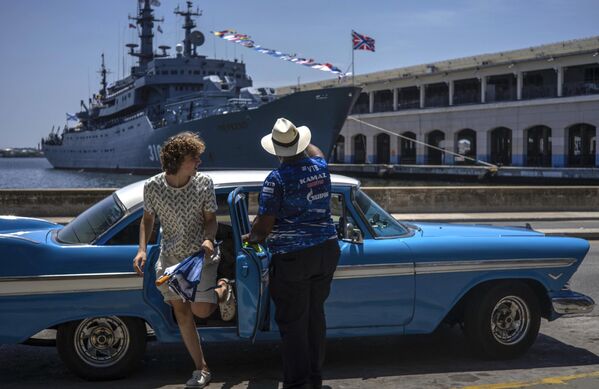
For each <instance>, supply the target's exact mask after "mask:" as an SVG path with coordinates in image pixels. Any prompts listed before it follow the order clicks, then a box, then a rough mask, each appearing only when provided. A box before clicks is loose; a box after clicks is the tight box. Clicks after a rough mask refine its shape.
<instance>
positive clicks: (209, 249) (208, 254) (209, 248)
mask: <svg viewBox="0 0 599 389" xmlns="http://www.w3.org/2000/svg"><path fill="white" fill-rule="evenodd" d="M202 249H203V250H204V258H212V256H213V255H214V244H213V243H212V241H211V240H209V239H206V240H205V241H204V243H202Z"/></svg>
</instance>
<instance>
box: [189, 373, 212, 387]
mask: <svg viewBox="0 0 599 389" xmlns="http://www.w3.org/2000/svg"><path fill="white" fill-rule="evenodd" d="M211 379H212V374H210V372H209V371H204V370H194V371H193V374H192V375H191V378H190V379H188V380H187V382H186V383H185V387H186V388H203V387H204V386H206V385H208V383H209V382H210V380H211Z"/></svg>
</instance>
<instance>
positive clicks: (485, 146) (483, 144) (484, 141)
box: [476, 130, 489, 162]
mask: <svg viewBox="0 0 599 389" xmlns="http://www.w3.org/2000/svg"><path fill="white" fill-rule="evenodd" d="M476 159H480V160H481V161H484V162H488V161H489V132H487V131H484V130H482V131H476Z"/></svg>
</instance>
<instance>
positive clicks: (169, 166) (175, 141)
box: [160, 132, 206, 174]
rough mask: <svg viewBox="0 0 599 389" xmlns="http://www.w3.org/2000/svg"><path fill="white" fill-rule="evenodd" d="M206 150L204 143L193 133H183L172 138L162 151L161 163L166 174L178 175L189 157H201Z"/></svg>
mask: <svg viewBox="0 0 599 389" xmlns="http://www.w3.org/2000/svg"><path fill="white" fill-rule="evenodd" d="M204 150H206V144H205V143H204V141H203V140H202V139H201V138H200V137H199V136H198V135H197V134H194V133H193V132H182V133H180V134H177V135H175V136H172V137H170V138H169V139H168V140H167V141H166V142H164V144H163V145H162V149H161V150H160V163H161V164H162V170H163V171H164V172H166V174H176V173H177V171H178V170H179V168H180V167H181V164H182V163H183V161H184V160H185V157H187V156H188V155H191V156H194V157H195V156H196V155H200V154H202V153H203V152H204Z"/></svg>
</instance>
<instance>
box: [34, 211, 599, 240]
mask: <svg viewBox="0 0 599 389" xmlns="http://www.w3.org/2000/svg"><path fill="white" fill-rule="evenodd" d="M393 217H395V218H396V219H397V220H403V221H420V222H440V223H464V224H496V225H511V226H525V225H526V223H530V224H531V226H532V228H533V229H534V230H536V231H539V232H542V233H544V234H546V235H548V236H570V237H577V238H583V239H589V240H599V212H480V213H394V214H393ZM43 219H46V220H50V221H53V222H55V223H59V224H66V223H68V222H69V221H70V220H72V219H73V217H50V218H43Z"/></svg>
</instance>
